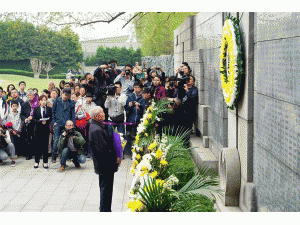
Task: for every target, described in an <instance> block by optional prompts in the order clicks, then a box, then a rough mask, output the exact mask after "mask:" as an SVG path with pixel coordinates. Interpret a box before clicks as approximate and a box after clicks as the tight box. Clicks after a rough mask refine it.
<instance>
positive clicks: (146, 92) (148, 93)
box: [142, 87, 152, 113]
mask: <svg viewBox="0 0 300 225" xmlns="http://www.w3.org/2000/svg"><path fill="white" fill-rule="evenodd" d="M142 96H143V99H144V100H145V108H144V113H145V112H146V111H147V109H148V107H149V106H150V105H151V103H152V96H151V88H149V87H144V88H143V90H142Z"/></svg>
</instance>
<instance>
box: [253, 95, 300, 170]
mask: <svg viewBox="0 0 300 225" xmlns="http://www.w3.org/2000/svg"><path fill="white" fill-rule="evenodd" d="M254 108H255V112H254V114H255V115H254V118H255V123H254V130H255V132H254V136H255V137H256V139H257V140H256V141H257V143H258V144H259V145H261V146H262V147H263V148H264V149H266V150H268V151H269V152H270V154H272V155H274V157H276V158H277V159H279V160H280V161H281V162H282V163H284V164H286V165H287V166H288V167H289V168H291V169H292V170H293V171H295V172H297V173H299V174H300V169H299V166H298V162H299V161H300V155H299V147H300V144H299V142H300V107H299V106H296V105H292V104H290V103H287V102H283V101H280V100H277V99H274V98H270V97H268V96H264V95H260V94H256V93H255V101H254Z"/></svg>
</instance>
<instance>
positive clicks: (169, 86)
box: [165, 76, 177, 98]
mask: <svg viewBox="0 0 300 225" xmlns="http://www.w3.org/2000/svg"><path fill="white" fill-rule="evenodd" d="M165 88H166V97H167V98H174V97H175V91H176V88H177V81H176V77H175V76H172V77H170V78H169V80H168V81H167V82H166V85H165Z"/></svg>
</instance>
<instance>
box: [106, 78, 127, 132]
mask: <svg viewBox="0 0 300 225" xmlns="http://www.w3.org/2000/svg"><path fill="white" fill-rule="evenodd" d="M121 91H122V84H121V82H116V83H115V84H112V85H111V86H109V87H108V91H107V97H106V101H105V104H104V106H105V108H107V109H108V115H109V120H110V121H111V122H113V123H117V124H120V123H124V106H125V105H126V99H127V98H126V95H125V94H124V93H121ZM117 128H118V131H119V132H120V133H123V134H124V125H117Z"/></svg>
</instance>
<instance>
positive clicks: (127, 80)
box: [114, 64, 134, 96]
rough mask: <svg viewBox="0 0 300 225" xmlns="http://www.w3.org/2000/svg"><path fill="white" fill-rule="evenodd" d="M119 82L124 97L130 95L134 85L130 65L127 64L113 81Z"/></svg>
mask: <svg viewBox="0 0 300 225" xmlns="http://www.w3.org/2000/svg"><path fill="white" fill-rule="evenodd" d="M118 81H119V82H121V85H122V92H121V93H124V94H125V95H126V96H128V95H129V94H130V90H133V84H134V77H133V76H132V66H131V65H130V64H127V65H126V66H125V69H124V70H123V71H122V72H121V74H120V75H118V76H117V77H116V79H115V81H114V83H116V82H118Z"/></svg>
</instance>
